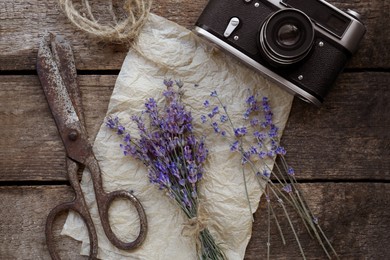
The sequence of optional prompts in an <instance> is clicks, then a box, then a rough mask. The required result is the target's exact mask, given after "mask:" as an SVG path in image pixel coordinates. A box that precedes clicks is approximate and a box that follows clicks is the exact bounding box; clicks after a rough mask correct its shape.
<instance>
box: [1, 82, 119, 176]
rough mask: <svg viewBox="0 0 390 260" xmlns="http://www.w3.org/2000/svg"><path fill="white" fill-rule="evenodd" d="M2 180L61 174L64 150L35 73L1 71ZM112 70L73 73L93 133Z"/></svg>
mask: <svg viewBox="0 0 390 260" xmlns="http://www.w3.org/2000/svg"><path fill="white" fill-rule="evenodd" d="M1 78H2V80H1V82H0V86H1V87H0V100H1V102H0V111H1V112H0V121H1V122H2V127H1V130H0V132H1V134H0V135H1V136H2V138H0V172H1V174H0V175H1V177H0V180H2V181H23V180H35V181H42V180H43V181H50V180H64V179H65V150H64V147H63V144H62V141H61V139H60V137H59V134H58V131H57V128H56V125H55V122H54V119H53V118H52V115H51V113H50V111H49V106H48V104H47V102H46V99H45V96H44V94H43V90H42V87H41V85H40V82H39V80H38V77H37V76H1ZM115 80H116V76H79V84H80V88H81V92H82V95H83V104H84V109H85V116H86V124H87V129H88V132H89V135H90V138H92V139H93V138H94V137H95V136H96V134H97V131H98V129H99V128H100V125H101V124H102V122H103V120H104V116H105V114H106V110H107V105H108V101H109V98H110V96H111V93H112V90H113V87H114V85H115Z"/></svg>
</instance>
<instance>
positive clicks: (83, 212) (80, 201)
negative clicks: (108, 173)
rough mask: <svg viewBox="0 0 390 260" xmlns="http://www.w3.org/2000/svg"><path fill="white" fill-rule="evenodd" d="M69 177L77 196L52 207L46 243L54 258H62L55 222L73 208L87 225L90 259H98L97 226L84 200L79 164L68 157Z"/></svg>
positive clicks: (55, 259)
mask: <svg viewBox="0 0 390 260" xmlns="http://www.w3.org/2000/svg"><path fill="white" fill-rule="evenodd" d="M67 168H68V178H69V181H70V183H71V186H72V188H73V190H74V192H75V198H74V200H73V201H71V202H66V203H63V204H60V205H58V206H56V207H55V208H54V209H52V210H51V211H50V213H49V215H48V216H47V219H46V230H45V233H46V243H47V247H48V249H49V253H50V256H51V258H52V259H54V260H60V259H61V258H60V257H59V255H58V253H57V252H56V250H55V244H54V236H53V223H54V221H55V219H56V217H57V215H59V214H60V213H61V212H64V211H69V210H73V211H74V212H76V213H78V214H79V215H80V216H81V218H82V219H83V221H84V222H85V224H86V225H87V229H88V235H89V243H90V251H89V259H97V254H98V243H97V241H98V240H97V234H96V230H95V226H94V224H93V221H92V218H91V215H90V214H89V211H88V207H87V204H86V202H85V200H84V195H83V193H82V191H81V187H80V183H79V182H78V178H77V169H78V166H77V164H76V163H75V162H74V161H72V160H71V159H69V158H67Z"/></svg>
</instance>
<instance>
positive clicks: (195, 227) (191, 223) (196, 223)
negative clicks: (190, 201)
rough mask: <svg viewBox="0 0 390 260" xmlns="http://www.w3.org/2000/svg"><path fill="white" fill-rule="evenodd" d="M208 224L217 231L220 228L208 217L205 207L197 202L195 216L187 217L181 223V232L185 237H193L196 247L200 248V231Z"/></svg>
mask: <svg viewBox="0 0 390 260" xmlns="http://www.w3.org/2000/svg"><path fill="white" fill-rule="evenodd" d="M210 226H212V227H213V228H214V229H216V230H217V231H219V232H220V231H221V230H222V229H221V227H220V226H219V224H218V223H217V222H216V221H213V220H211V219H210V217H209V213H208V212H207V210H206V208H205V207H204V206H201V203H199V204H198V207H197V214H196V216H195V217H193V218H190V219H188V221H187V222H186V223H184V224H183V229H182V232H181V233H182V235H184V236H186V237H191V238H193V239H194V240H195V241H196V249H197V250H200V248H201V247H202V245H201V243H202V242H201V239H200V233H201V232H202V231H204V230H205V229H206V228H208V227H210Z"/></svg>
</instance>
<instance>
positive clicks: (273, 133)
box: [202, 91, 337, 258]
mask: <svg viewBox="0 0 390 260" xmlns="http://www.w3.org/2000/svg"><path fill="white" fill-rule="evenodd" d="M211 96H213V97H216V98H217V100H218V102H219V103H220V105H221V106H222V107H223V108H224V112H225V113H226V115H227V118H228V120H229V121H230V125H231V127H232V129H233V130H234V137H236V138H240V137H242V136H244V135H246V134H247V129H246V128H245V127H241V128H235V127H234V125H233V123H232V121H231V120H230V117H229V115H228V113H227V110H226V107H225V106H224V105H223V103H222V101H221V100H220V99H219V97H218V95H217V93H216V92H215V91H213V92H212V94H211ZM246 103H247V104H248V105H249V106H248V109H247V110H246V111H245V113H244V119H246V120H247V119H249V118H250V116H251V114H252V113H253V112H258V111H260V110H261V109H260V108H262V112H263V113H264V117H265V120H264V121H263V122H261V123H259V121H258V120H251V126H255V125H261V126H262V127H263V129H265V128H269V130H267V131H268V132H267V133H260V132H257V136H256V135H255V136H256V138H257V139H258V141H261V142H262V144H263V146H264V147H267V146H266V145H265V143H264V142H263V141H264V139H266V138H269V141H270V142H271V145H272V147H271V150H268V151H267V153H265V152H263V151H261V153H260V152H259V153H258V155H259V157H261V158H265V157H266V156H269V157H274V156H275V155H278V154H279V155H280V156H281V157H282V166H283V170H284V171H285V172H287V179H288V180H287V179H286V177H285V176H284V174H283V173H282V169H281V168H279V166H278V165H277V164H276V167H275V168H276V169H277V172H274V171H272V169H269V171H270V172H273V173H274V174H273V176H274V177H275V179H276V180H277V182H279V183H280V184H281V185H282V190H279V189H278V188H277V187H276V186H275V184H274V183H273V182H271V181H270V180H269V177H268V178H267V179H268V180H267V182H268V183H269V184H270V188H271V190H272V192H273V193H275V195H276V196H277V198H278V195H277V194H279V195H281V196H282V197H284V198H285V199H286V201H287V202H289V204H291V205H292V206H293V207H294V208H295V209H296V211H297V213H298V214H299V216H300V217H301V218H302V220H304V221H303V223H304V225H305V227H306V228H307V230H308V232H309V234H311V231H310V229H309V227H308V226H307V224H306V223H309V225H310V227H311V228H312V230H313V231H314V233H315V236H316V238H317V239H318V241H319V243H320V244H321V246H322V248H323V249H324V251H325V253H326V254H327V256H328V257H329V258H330V255H329V254H328V252H327V249H326V248H325V247H324V244H323V243H322V239H321V238H320V236H319V233H318V232H317V229H316V228H315V227H314V226H313V223H312V220H311V216H312V214H311V212H310V211H308V210H307V207H306V206H305V202H304V201H303V200H302V199H301V198H300V196H299V193H297V198H295V196H293V193H292V191H293V190H295V191H296V192H297V191H298V189H297V187H296V186H295V184H296V179H295V176H294V174H291V173H293V172H291V171H292V168H290V167H289V166H288V165H287V162H286V161H285V158H284V154H285V150H284V148H283V147H281V146H279V145H277V144H278V141H277V140H276V138H277V137H278V128H277V127H276V126H275V125H274V124H273V122H272V116H273V114H272V111H271V109H270V106H269V103H268V98H263V99H262V103H261V105H260V104H259V103H258V102H257V100H256V98H255V97H254V96H250V97H249V98H248V99H247V101H246ZM205 104H207V106H209V105H210V102H205ZM218 112H219V111H218V110H217V109H215V108H214V109H213V111H212V113H210V114H209V117H210V118H213V117H214V116H215V115H216V114H217V113H218ZM221 117H222V116H221ZM203 119H204V118H203ZM221 121H222V120H221ZM226 121H227V120H226ZM202 122H205V120H202ZM213 124H214V123H212V125H213ZM213 126H214V130H216V127H215V126H216V125H215V124H214V125H213ZM215 132H217V133H223V132H224V131H221V129H220V128H219V127H218V131H215ZM224 133H225V134H224V136H226V132H224ZM240 139H241V140H240V141H239V142H238V141H236V142H235V143H233V145H232V147H231V149H232V150H235V151H239V152H240V153H241V156H242V158H243V159H242V163H248V162H249V164H251V162H250V156H251V153H250V152H246V151H245V150H244V149H243V142H242V138H240ZM255 150H256V148H254V151H255ZM265 165H266V167H268V165H267V164H265ZM252 168H255V167H253V166H252ZM268 168H269V167H268ZM254 172H255V171H254ZM276 173H279V174H280V176H281V179H279V178H278V176H277V174H276ZM263 177H264V176H263ZM283 192H286V193H287V194H288V197H286V195H285V194H284V193H283ZM278 200H279V201H281V199H280V198H278ZM283 209H284V211H285V214H287V215H286V218H287V219H288V221H289V223H290V225H292V223H291V220H290V218H289V216H288V213H287V211H286V209H285V208H284V207H283ZM309 212H310V213H309ZM277 224H278V223H277ZM291 228H292V230H293V233H294V236H295V238H296V240H297V242H298V245H299V248H300V251H301V254H302V256H303V257H305V256H304V254H303V249H302V247H301V245H300V242H299V238H298V236H297V234H296V232H295V230H294V227H293V226H291ZM321 231H322V230H321ZM320 233H321V234H322V235H323V236H324V239H325V241H326V243H327V244H328V245H329V246H330V248H331V250H332V252H333V253H334V254H335V255H336V257H337V254H336V252H335V251H334V249H333V247H332V246H331V244H330V243H329V240H328V239H327V238H326V236H325V235H324V233H323V232H320ZM282 239H283V236H282Z"/></svg>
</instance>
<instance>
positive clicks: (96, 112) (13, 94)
mask: <svg viewBox="0 0 390 260" xmlns="http://www.w3.org/2000/svg"><path fill="white" fill-rule="evenodd" d="M2 79H3V80H2V81H1V82H0V100H2V102H1V103H0V104H1V105H0V120H1V122H3V127H2V128H1V130H0V131H1V135H2V136H3V137H4V138H1V139H0V180H1V181H31V180H35V181H50V180H65V166H64V162H65V151H64V148H63V145H62V142H61V140H60V138H59V135H58V133H57V129H56V126H55V123H54V121H53V119H52V116H51V114H50V112H49V109H48V105H47V103H46V100H45V97H44V94H43V91H42V89H41V86H40V83H39V81H38V79H37V77H36V76H3V77H2ZM79 79H80V80H79V82H80V86H81V91H82V93H83V102H84V106H85V111H86V123H87V127H88V131H89V133H90V136H91V138H94V136H95V135H96V133H97V131H98V129H99V127H100V125H101V124H102V122H103V120H104V116H105V113H106V108H107V106H108V101H109V98H110V95H111V93H112V89H113V86H114V84H115V79H116V76H107V75H106V76H98V75H96V76H95V75H83V76H80V77H79ZM389 85H390V75H389V74H388V73H374V72H365V73H345V74H343V75H342V76H341V78H340V80H339V82H338V84H337V86H336V87H335V88H334V89H333V91H331V93H330V95H329V96H328V98H327V100H326V101H325V103H324V105H323V107H322V108H320V109H318V108H316V107H313V106H311V105H307V104H305V103H303V102H302V101H299V100H296V102H295V103H294V106H293V110H292V112H291V116H290V119H289V121H288V124H287V127H286V129H285V132H284V135H283V139H282V141H283V145H284V146H285V147H286V148H287V150H288V154H287V158H288V160H289V162H290V163H291V165H292V166H293V167H294V168H296V171H297V172H298V173H299V178H300V179H311V180H314V179H317V180H319V179H320V180H340V179H343V180H353V179H360V180H368V179H370V180H384V179H386V180H389V179H390V172H389V171H390V149H389V147H390V136H389V134H390V133H389V131H388V129H390V118H389V117H388V114H387V113H386V112H385V111H389V110H390V107H389V106H390V104H389V100H390V93H389V89H388V86H389ZM368 94H370V95H369V96H368ZM319 158H321V159H319ZM44 162H45V163H44Z"/></svg>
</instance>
